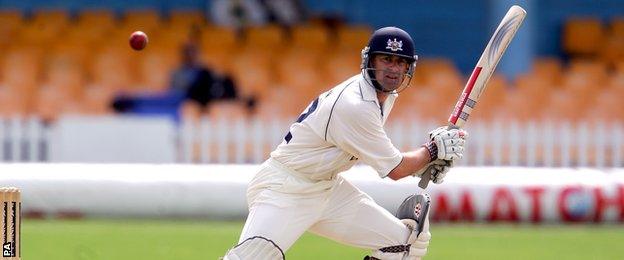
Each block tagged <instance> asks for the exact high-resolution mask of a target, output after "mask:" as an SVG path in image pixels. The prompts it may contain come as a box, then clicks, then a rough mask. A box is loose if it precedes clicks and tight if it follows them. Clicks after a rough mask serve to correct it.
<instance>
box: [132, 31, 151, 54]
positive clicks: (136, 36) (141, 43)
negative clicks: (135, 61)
mask: <svg viewBox="0 0 624 260" xmlns="http://www.w3.org/2000/svg"><path fill="white" fill-rule="evenodd" d="M145 46H147V34H145V33H144V32H142V31H136V32H133V33H132V35H130V47H132V49H134V50H136V51H140V50H142V49H144V48H145Z"/></svg>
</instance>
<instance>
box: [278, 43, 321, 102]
mask: <svg viewBox="0 0 624 260" xmlns="http://www.w3.org/2000/svg"><path fill="white" fill-rule="evenodd" d="M317 58H318V57H317V56H316V55H315V54H314V53H310V52H308V51H307V50H305V49H291V50H290V51H289V52H287V53H284V56H282V57H280V62H279V63H278V64H276V68H277V77H278V78H279V81H280V84H281V85H282V86H284V87H288V88H292V89H295V90H296V91H297V92H296V93H297V96H298V97H297V98H298V99H299V100H301V102H302V104H304V103H308V102H310V100H312V99H313V98H314V97H316V96H318V95H319V94H321V92H322V91H323V90H324V89H325V88H327V83H325V79H323V78H322V77H321V75H320V72H319V69H320V66H319V64H318V60H317Z"/></svg>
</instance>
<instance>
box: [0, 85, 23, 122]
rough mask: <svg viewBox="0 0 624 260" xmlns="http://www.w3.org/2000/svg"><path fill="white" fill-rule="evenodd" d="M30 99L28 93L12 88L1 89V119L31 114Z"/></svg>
mask: <svg viewBox="0 0 624 260" xmlns="http://www.w3.org/2000/svg"><path fill="white" fill-rule="evenodd" d="M29 101H30V99H29V98H28V95H27V94H26V93H23V92H22V91H18V90H16V89H12V88H6V87H2V88H0V118H3V117H5V118H6V117H12V116H23V115H26V114H27V113H29V112H30V111H29V108H30V103H29Z"/></svg>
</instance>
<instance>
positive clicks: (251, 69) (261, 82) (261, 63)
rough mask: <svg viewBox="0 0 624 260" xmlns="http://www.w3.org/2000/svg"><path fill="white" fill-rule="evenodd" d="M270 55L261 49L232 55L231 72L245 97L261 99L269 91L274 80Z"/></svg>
mask: <svg viewBox="0 0 624 260" xmlns="http://www.w3.org/2000/svg"><path fill="white" fill-rule="evenodd" d="M269 57H270V56H269V55H268V54H266V53H264V52H261V51H252V50H247V51H243V52H241V53H239V54H238V55H235V56H233V57H231V59H233V62H232V69H231V73H232V76H233V77H234V80H235V82H236V84H237V87H238V89H239V91H240V95H241V96H244V97H249V96H256V97H258V98H260V99H262V98H263V96H264V95H266V94H267V93H269V92H270V91H271V89H272V86H273V85H274V84H276V83H277V82H275V81H274V78H275V77H274V75H275V73H274V71H273V70H272V67H273V66H272V65H271V64H272V63H271V60H270V58H269Z"/></svg>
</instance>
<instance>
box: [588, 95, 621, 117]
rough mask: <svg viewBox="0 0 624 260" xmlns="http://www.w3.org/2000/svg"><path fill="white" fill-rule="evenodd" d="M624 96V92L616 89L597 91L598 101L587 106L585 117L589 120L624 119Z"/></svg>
mask: <svg viewBox="0 0 624 260" xmlns="http://www.w3.org/2000/svg"><path fill="white" fill-rule="evenodd" d="M623 98H624V92H622V91H620V90H618V89H615V88H607V89H603V90H601V91H598V92H597V93H596V103H595V104H594V105H592V106H589V107H587V108H586V110H585V113H584V119H585V120H586V121H589V122H596V121H603V122H613V121H620V122H621V121H623V120H624V106H622V99H623Z"/></svg>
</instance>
